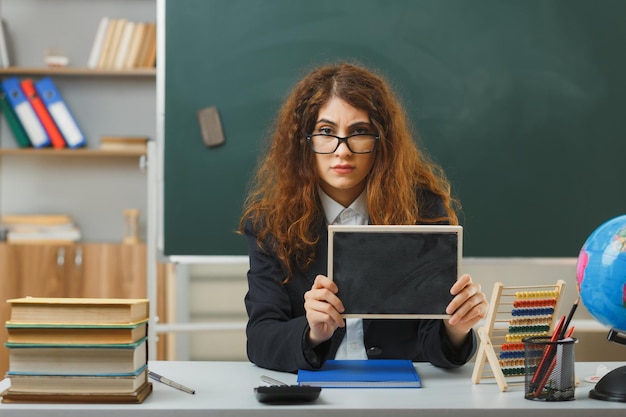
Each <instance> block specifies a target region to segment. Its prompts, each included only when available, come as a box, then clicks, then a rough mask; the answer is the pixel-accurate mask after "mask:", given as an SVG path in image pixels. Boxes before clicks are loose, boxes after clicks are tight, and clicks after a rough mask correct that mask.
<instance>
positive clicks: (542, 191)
mask: <svg viewBox="0 0 626 417" xmlns="http://www.w3.org/2000/svg"><path fill="white" fill-rule="evenodd" d="M624 16H626V1H623V0H594V1H590V0H394V1H379V0H342V1H337V0H315V1H310V0H263V1H250V0H167V1H166V2H165V21H164V30H165V35H164V40H165V49H164V57H163V56H161V55H159V58H158V59H164V60H165V63H164V73H163V74H161V75H162V77H163V78H158V79H159V80H163V81H162V82H163V83H164V94H163V97H164V115H163V116H164V129H163V132H164V156H163V193H162V196H163V203H164V207H163V236H162V239H163V246H164V247H163V249H164V253H165V255H243V254H246V245H245V239H243V238H242V237H241V236H239V235H237V234H236V233H235V230H236V229H237V227H238V220H239V216H240V215H241V208H242V203H243V199H244V197H245V195H246V188H247V185H248V181H249V179H250V176H251V175H252V173H253V172H254V167H255V165H256V162H257V158H258V155H259V154H260V153H261V151H262V149H263V148H264V146H265V138H266V137H267V136H268V131H269V130H270V128H271V124H272V120H273V117H274V114H275V113H276V111H277V110H278V108H279V106H280V103H281V101H282V100H283V98H284V97H285V95H286V94H287V93H288V92H289V91H290V90H291V88H292V87H293V86H294V84H295V82H296V80H298V79H299V78H300V77H301V76H302V75H303V74H305V73H306V72H308V70H309V69H311V68H312V67H313V66H317V65H319V64H322V63H327V62H336V61H339V60H350V61H357V62H360V63H362V64H364V65H367V66H370V67H373V68H377V69H379V70H380V71H381V72H382V73H383V74H385V75H386V77H387V78H388V79H389V80H390V81H391V83H392V85H393V87H394V88H395V89H396V91H397V92H398V93H399V95H400V97H401V99H402V101H403V103H404V105H405V107H406V109H407V113H408V115H409V117H410V119H411V120H412V122H413V124H414V127H415V129H416V132H417V133H418V134H419V137H420V139H418V140H419V144H420V145H422V146H423V147H424V148H425V149H427V150H428V151H429V153H430V155H431V157H432V158H433V159H435V160H436V161H437V162H439V163H440V164H441V165H442V166H443V168H444V169H445V171H446V172H447V174H448V177H449V179H450V181H451V183H452V188H453V193H454V194H455V195H456V196H457V197H458V198H459V200H460V202H461V204H462V212H461V213H460V216H459V217H460V220H461V224H462V225H463V227H464V239H465V241H464V253H465V255H466V256H513V257H525V256H544V257H548V256H556V257H562V256H565V257H570V256H571V257H573V256H577V255H578V251H579V249H580V247H581V246H582V244H583V243H584V241H585V239H586V238H587V236H588V235H589V234H590V233H591V232H592V231H593V230H594V229H595V228H596V227H597V226H598V225H600V224H601V223H602V222H604V221H606V220H608V219H610V218H612V217H615V216H617V215H621V214H623V213H624V212H625V211H626V193H625V192H624V183H625V180H624V155H626V123H624V120H625V119H626V117H625V113H626V109H625V106H624V103H626V76H625V74H626V53H624V45H626V25H625V24H624ZM210 106H216V108H217V109H218V111H219V115H220V118H221V122H222V128H223V134H224V139H225V142H224V144H222V145H220V146H217V147H212V148H209V147H206V146H205V144H204V142H203V140H202V134H201V130H200V126H199V123H198V118H197V112H198V110H200V109H204V108H207V107H210ZM505 225H506V226H505Z"/></svg>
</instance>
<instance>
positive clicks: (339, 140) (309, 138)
mask: <svg viewBox="0 0 626 417" xmlns="http://www.w3.org/2000/svg"><path fill="white" fill-rule="evenodd" d="M313 136H330V137H333V138H335V139H337V146H335V149H333V150H332V151H331V152H318V151H316V150H315V148H313ZM355 136H373V137H374V146H373V147H372V150H371V151H367V152H356V151H353V150H352V148H351V147H350V143H349V142H348V139H350V138H353V137H355ZM306 141H307V142H309V146H310V147H311V150H312V151H313V152H315V153H318V154H321V155H328V154H331V153H335V152H336V151H337V149H339V145H341V144H342V143H345V144H346V146H347V147H348V150H349V151H350V152H352V153H355V154H360V155H363V154H368V153H372V152H374V151H375V150H376V145H377V144H378V141H380V135H379V134H378V133H355V134H353V135H348V136H344V137H343V138H342V137H340V136H337V135H331V134H328V133H312V134H310V135H306Z"/></svg>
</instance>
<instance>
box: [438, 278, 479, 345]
mask: <svg viewBox="0 0 626 417" xmlns="http://www.w3.org/2000/svg"><path fill="white" fill-rule="evenodd" d="M450 294H452V295H454V298H453V299H452V301H450V304H448V307H447V308H446V314H451V317H450V319H448V320H444V323H445V326H446V330H447V331H448V335H449V336H450V339H451V340H452V342H453V343H455V344H461V343H463V341H464V340H465V337H466V336H467V334H468V333H469V331H470V330H471V329H472V328H473V327H474V326H475V325H476V324H477V323H478V322H479V321H480V320H482V319H483V318H485V316H486V315H487V308H488V306H489V303H487V297H486V296H485V294H484V293H483V292H482V290H481V288H480V284H478V283H476V282H473V281H472V277H471V276H469V274H464V275H461V276H460V277H459V279H458V280H457V281H456V282H455V283H454V285H453V286H452V288H450Z"/></svg>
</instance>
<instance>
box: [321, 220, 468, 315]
mask: <svg viewBox="0 0 626 417" xmlns="http://www.w3.org/2000/svg"><path fill="white" fill-rule="evenodd" d="M462 258H463V228H462V227H461V226H445V225H441V226H436V225H415V226H410V225H408V226H399V225H398V226H375V225H363V226H346V225H329V226H328V277H329V278H330V279H331V280H333V281H335V283H336V284H337V286H338V287H339V292H338V293H337V296H338V297H339V299H341V301H342V302H343V305H344V307H345V309H346V310H345V312H344V313H343V314H342V316H343V317H346V318H372V319H374V318H375V319H428V318H431V319H446V318H450V316H449V315H448V314H446V313H445V309H446V306H447V305H448V304H449V303H450V301H452V298H453V297H452V295H451V294H450V288H452V285H453V284H454V283H455V282H456V280H457V278H458V276H459V271H460V268H461V262H462Z"/></svg>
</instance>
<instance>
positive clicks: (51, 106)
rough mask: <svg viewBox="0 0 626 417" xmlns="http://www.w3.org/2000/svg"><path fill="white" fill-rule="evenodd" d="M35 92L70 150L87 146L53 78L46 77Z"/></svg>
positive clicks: (38, 83)
mask: <svg viewBox="0 0 626 417" xmlns="http://www.w3.org/2000/svg"><path fill="white" fill-rule="evenodd" d="M35 90H37V94H38V95H39V97H40V98H41V101H43V103H44V104H45V105H46V108H47V109H48V112H49V113H50V116H52V119H53V120H54V122H55V123H56V125H57V127H58V128H59V130H60V131H61V134H62V135H63V138H64V139H65V141H66V142H67V147H68V148H78V147H81V146H85V145H86V144H87V140H86V139H85V135H84V134H83V132H82V130H81V129H80V127H78V123H76V119H75V118H74V116H73V115H72V113H71V112H70V109H69V107H67V104H66V103H65V100H63V97H62V96H61V93H59V90H58V89H57V87H56V85H55V84H54V82H53V81H52V78H50V77H45V78H42V79H41V80H39V81H37V82H36V83H35Z"/></svg>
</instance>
